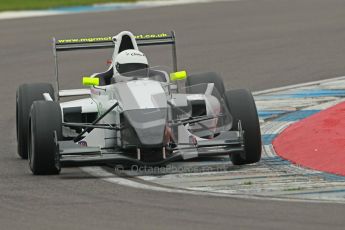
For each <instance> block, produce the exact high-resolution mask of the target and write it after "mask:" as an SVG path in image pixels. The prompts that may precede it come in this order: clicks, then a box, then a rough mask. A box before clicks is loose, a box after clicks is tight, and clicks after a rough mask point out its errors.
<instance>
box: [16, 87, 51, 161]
mask: <svg viewBox="0 0 345 230" xmlns="http://www.w3.org/2000/svg"><path fill="white" fill-rule="evenodd" d="M43 93H49V94H50V96H51V97H52V98H53V100H54V88H53V86H52V85H51V84H47V83H35V84H23V85H21V86H19V87H18V89H17V92H16V130H17V152H18V155H19V156H20V157H21V158H22V159H27V158H28V133H29V115H30V108H31V105H32V103H33V102H34V101H37V100H43V99H44V97H43Z"/></svg>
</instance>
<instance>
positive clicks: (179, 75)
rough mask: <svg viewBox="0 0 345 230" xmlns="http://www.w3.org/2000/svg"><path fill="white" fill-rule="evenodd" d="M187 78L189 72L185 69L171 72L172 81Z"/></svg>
mask: <svg viewBox="0 0 345 230" xmlns="http://www.w3.org/2000/svg"><path fill="white" fill-rule="evenodd" d="M186 78H187V72H186V71H185V70H183V71H179V72H174V73H170V80H171V81H179V80H184V79H186Z"/></svg>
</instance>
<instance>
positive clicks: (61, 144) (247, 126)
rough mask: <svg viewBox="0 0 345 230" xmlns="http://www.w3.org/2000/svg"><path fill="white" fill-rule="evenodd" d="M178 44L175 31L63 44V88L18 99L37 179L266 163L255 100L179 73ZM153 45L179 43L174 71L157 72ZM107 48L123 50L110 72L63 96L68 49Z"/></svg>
mask: <svg viewBox="0 0 345 230" xmlns="http://www.w3.org/2000/svg"><path fill="white" fill-rule="evenodd" d="M175 44H176V43H175V34H174V32H171V33H162V34H146V35H137V36H134V35H133V34H132V33H131V32H128V31H123V32H121V33H119V34H118V35H116V36H111V37H97V38H82V39H67V40H55V39H54V41H53V46H54V49H53V50H54V57H55V66H56V85H54V87H53V85H52V84H48V83H35V84H23V85H21V86H20V87H19V88H18V90H17V95H16V124H17V142H18V154H19V156H20V157H21V158H23V159H26V158H28V159H29V166H30V169H31V171H32V172H33V174H58V173H60V170H61V167H73V166H92V165H104V164H119V165H121V164H123V165H126V164H137V165H148V166H153V165H159V166H162V165H163V166H164V165H166V164H168V163H169V162H172V161H177V160H187V159H193V158H198V157H203V156H217V155H229V156H230V158H231V161H232V163H233V164H235V165H241V164H250V163H255V162H258V161H259V160H260V158H261V135H260V126H259V120H258V115H257V111H256V106H255V103H254V100H253V97H252V95H251V93H250V92H249V91H247V90H243V89H239V90H229V91H226V90H225V88H224V84H223V81H222V79H221V77H220V76H219V75H217V74H216V73H213V72H207V73H201V74H190V75H188V76H187V73H186V71H177V61H176V46H175ZM151 45H171V47H172V57H173V68H174V70H173V71H170V70H169V69H168V68H167V67H160V66H156V67H151V66H149V64H148V61H147V58H146V56H145V55H144V54H143V53H142V52H141V51H140V50H139V48H138V47H140V46H151ZM103 48H112V49H114V53H113V57H112V63H111V65H110V66H109V68H108V69H107V70H106V71H105V72H102V73H95V74H92V75H91V76H89V77H83V84H84V85H85V86H87V87H86V88H85V87H84V88H82V89H70V90H60V89H59V76H58V59H57V54H58V53H59V52H62V51H72V50H84V49H103ZM66 97H69V98H72V97H78V99H75V98H74V99H75V100H70V101H68V100H66ZM61 98H65V99H64V102H61V101H60V100H61ZM80 98H82V99H80Z"/></svg>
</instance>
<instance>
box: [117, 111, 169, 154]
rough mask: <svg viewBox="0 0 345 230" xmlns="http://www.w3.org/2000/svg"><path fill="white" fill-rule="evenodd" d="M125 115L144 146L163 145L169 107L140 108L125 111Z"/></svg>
mask: <svg viewBox="0 0 345 230" xmlns="http://www.w3.org/2000/svg"><path fill="white" fill-rule="evenodd" d="M124 116H125V118H126V119H127V121H128V122H129V124H130V125H131V127H132V128H133V129H134V131H135V133H136V134H137V137H138V140H139V142H140V144H141V146H142V147H147V148H154V147H162V146H163V140H164V132H165V126H166V120H167V109H166V108H163V109H139V110H130V111H125V112H124Z"/></svg>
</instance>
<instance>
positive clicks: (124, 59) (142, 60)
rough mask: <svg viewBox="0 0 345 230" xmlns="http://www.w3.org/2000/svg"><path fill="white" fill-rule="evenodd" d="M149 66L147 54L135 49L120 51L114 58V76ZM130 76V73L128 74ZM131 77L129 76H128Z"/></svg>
mask: <svg viewBox="0 0 345 230" xmlns="http://www.w3.org/2000/svg"><path fill="white" fill-rule="evenodd" d="M147 68H148V62H147V58H146V56H145V54H143V53H142V52H140V51H139V50H135V49H128V50H124V51H122V52H120V53H119V54H118V55H117V56H116V58H115V60H114V76H115V78H116V75H123V76H126V73H129V75H130V73H131V72H133V71H137V70H141V69H145V70H147ZM127 76H128V75H127ZM128 77H129V76H128Z"/></svg>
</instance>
